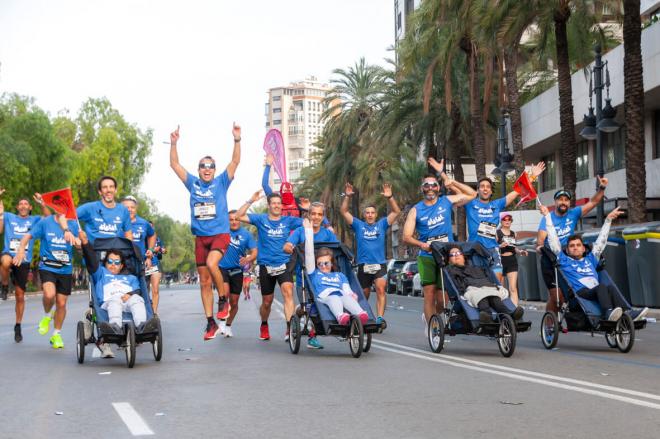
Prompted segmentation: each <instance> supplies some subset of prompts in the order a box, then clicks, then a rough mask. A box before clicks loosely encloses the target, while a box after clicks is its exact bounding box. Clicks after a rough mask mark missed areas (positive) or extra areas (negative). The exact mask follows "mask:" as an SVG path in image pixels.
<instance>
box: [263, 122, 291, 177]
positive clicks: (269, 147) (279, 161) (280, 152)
mask: <svg viewBox="0 0 660 439" xmlns="http://www.w3.org/2000/svg"><path fill="white" fill-rule="evenodd" d="M264 151H266V154H272V155H273V157H275V161H274V162H273V168H274V169H275V172H277V175H278V176H279V177H280V180H281V181H282V182H285V181H288V180H287V179H286V157H285V156H284V139H282V133H280V130H278V129H276V128H273V129H272V130H269V131H268V132H267V133H266V138H265V139H264Z"/></svg>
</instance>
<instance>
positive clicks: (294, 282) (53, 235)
mask: <svg viewBox="0 0 660 439" xmlns="http://www.w3.org/2000/svg"><path fill="white" fill-rule="evenodd" d="M232 136H233V151H232V155H231V161H230V162H229V164H228V165H227V166H226V167H225V169H224V170H223V171H222V172H220V173H219V174H218V173H217V167H216V161H215V159H214V158H213V157H211V156H204V157H202V158H201V159H200V160H199V163H198V169H197V174H196V175H193V174H192V173H191V172H188V171H187V170H186V169H185V168H184V167H183V166H182V165H181V164H180V162H179V156H178V150H177V147H178V142H179V138H180V134H179V128H178V127H177V129H176V130H175V131H173V132H172V133H171V134H170V166H171V167H172V169H173V171H174V172H175V173H176V175H177V176H178V177H179V179H180V180H181V181H182V183H183V184H184V185H185V187H186V189H187V190H188V192H189V194H190V197H189V206H190V221H191V229H192V233H193V235H194V236H195V262H196V265H197V271H198V274H199V284H200V292H201V301H202V306H203V309H204V313H205V317H206V327H205V330H204V334H203V338H204V340H211V339H213V338H215V337H216V336H217V335H218V334H222V335H224V336H226V337H232V336H233V330H232V323H233V322H234V320H235V317H236V314H237V311H238V307H239V298H240V294H241V292H243V291H244V290H246V289H247V293H246V294H249V285H250V283H249V280H251V274H250V273H251V272H252V270H253V268H252V267H253V266H254V267H255V269H256V271H257V272H258V281H259V288H260V291H261V295H262V301H261V306H260V309H259V314H260V318H261V323H260V328H259V338H260V339H261V340H269V339H270V338H271V334H270V329H269V324H268V321H269V316H270V314H271V309H272V305H273V300H274V292H275V286H276V285H279V288H280V291H281V294H282V298H283V302H284V303H283V308H284V317H285V320H286V322H287V327H286V332H285V334H284V339H285V340H288V337H289V322H290V319H291V317H292V315H293V313H294V312H295V299H294V291H296V295H297V296H298V300H299V301H301V298H302V292H301V290H302V285H301V279H302V275H301V273H302V271H301V267H302V264H305V263H306V262H308V261H309V260H310V259H309V258H308V260H307V261H305V259H304V258H302V257H298V256H299V254H298V252H297V250H296V248H297V247H298V246H300V247H302V246H301V244H303V243H305V242H306V236H307V237H308V238H307V239H309V237H312V238H313V241H314V242H315V243H318V242H339V240H338V239H337V237H336V235H335V233H334V230H333V229H332V226H331V225H330V224H329V223H328V221H327V219H326V217H325V206H324V205H323V203H320V202H310V201H309V200H306V199H304V198H296V197H295V196H294V194H293V186H292V185H291V184H290V183H286V182H285V183H283V184H282V186H281V188H280V191H279V192H274V191H272V190H271V188H270V186H269V185H268V181H269V175H270V168H271V166H272V163H273V157H272V156H267V157H266V164H265V169H264V175H263V179H262V189H261V190H259V191H257V192H255V193H254V194H253V195H252V196H251V197H250V198H249V199H248V200H247V201H246V202H245V203H244V204H243V205H242V206H240V207H239V208H238V209H235V210H234V209H232V210H230V209H229V207H228V203H227V192H228V190H229V187H230V185H231V183H232V181H233V179H234V175H235V173H236V170H237V168H238V166H239V164H240V161H241V128H240V126H238V125H236V124H234V126H233V129H232ZM428 164H429V165H430V167H431V168H433V169H434V170H435V173H432V174H428V175H426V176H425V177H424V178H423V180H422V182H421V186H420V189H421V192H422V194H423V198H422V200H421V201H419V202H418V203H417V204H415V205H414V206H413V207H412V208H411V209H410V211H409V213H408V216H407V218H406V220H405V224H404V228H403V241H404V242H405V243H407V244H408V245H410V246H414V247H418V248H419V256H418V258H417V262H418V269H419V274H420V278H421V284H422V289H423V295H424V306H423V316H426V317H429V316H431V315H433V314H436V313H441V312H442V311H443V308H444V304H447V303H449V300H448V298H447V297H446V292H444V291H443V290H442V287H441V279H440V276H439V273H440V272H439V270H438V267H437V265H436V261H435V259H434V258H433V256H432V254H431V248H430V246H431V243H433V242H434V241H440V242H452V241H454V238H453V236H454V234H453V224H452V217H453V215H452V211H453V209H454V207H460V206H463V207H464V209H465V211H466V216H467V223H468V224H467V225H468V240H469V241H475V242H478V243H480V244H481V245H482V246H483V247H484V248H485V249H486V250H487V251H488V252H489V253H490V255H491V257H492V259H493V261H494V265H493V270H494V271H495V273H496V275H497V276H498V277H499V279H500V281H501V280H503V279H504V277H505V276H506V278H507V280H508V286H509V291H508V292H507V294H510V297H511V300H512V301H513V303H514V304H516V305H517V304H518V296H517V288H516V275H517V271H518V268H517V263H516V254H517V253H519V252H520V250H519V249H518V248H517V246H516V241H515V233H513V232H512V231H511V222H512V215H511V214H510V213H507V212H505V211H506V208H507V207H508V206H510V205H511V203H513V202H514V201H515V199H516V197H518V196H519V194H518V193H517V192H515V191H512V192H510V193H508V194H506V195H505V196H503V197H501V198H499V199H492V196H493V182H492V181H491V180H490V179H489V178H482V179H480V180H479V181H478V184H477V189H476V190H475V189H473V188H472V187H470V186H469V185H467V184H465V183H462V182H458V181H455V180H453V179H451V178H449V176H448V175H447V174H446V173H445V172H444V164H443V162H442V161H441V162H438V161H436V160H435V159H433V158H430V159H429V161H428ZM544 170H545V165H544V164H543V163H542V162H540V163H538V164H537V165H535V166H533V167H532V168H531V171H530V173H529V174H530V177H531V179H532V181H533V180H536V179H537V178H538V176H539V175H540V174H541V173H543V171H544ZM599 182H600V186H599V189H598V191H597V192H596V194H594V196H593V197H592V198H591V199H590V200H589V201H588V202H587V203H585V204H584V205H582V206H579V207H574V208H570V204H571V198H572V195H571V194H570V193H569V192H567V191H565V190H559V191H557V192H556V193H555V195H554V204H555V206H554V210H553V211H552V212H549V211H548V210H547V209H546V208H545V207H543V206H541V208H540V210H541V213H542V215H543V218H542V220H541V223H540V225H539V230H538V245H539V246H547V247H548V248H552V249H553V251H556V249H557V246H558V245H559V246H560V247H563V246H566V244H567V243H569V242H573V241H575V240H577V239H579V238H575V237H574V231H575V227H576V225H577V224H578V221H579V219H580V218H581V217H582V216H583V215H585V214H586V213H588V212H589V211H590V210H591V209H593V208H594V207H595V206H596V205H597V204H598V203H599V202H600V201H601V200H602V198H603V195H604V191H605V188H606V187H607V179H606V178H602V177H599ZM3 192H4V191H3V190H2V189H0V232H1V231H2V228H3V227H4V231H5V245H4V248H3V250H2V260H1V274H2V298H3V299H6V295H7V286H8V282H9V274H10V272H11V273H12V275H13V280H14V285H15V291H16V326H15V340H16V342H20V341H21V340H22V334H21V321H22V316H23V311H24V307H25V301H24V294H25V287H26V282H27V273H28V272H29V265H30V262H31V255H32V250H31V249H32V245H33V241H34V240H35V239H36V240H40V242H41V244H40V253H39V254H40V256H39V257H40V260H39V274H40V278H41V282H42V285H43V291H44V294H43V308H44V317H43V318H42V319H41V321H40V323H39V333H40V334H46V333H48V331H49V329H50V325H51V320H54V322H53V332H52V336H51V338H50V342H51V344H52V346H53V347H54V348H61V347H63V343H62V338H61V335H60V334H61V330H62V323H63V321H64V318H65V315H66V301H67V298H68V296H69V294H70V293H71V284H72V282H71V273H72V266H71V263H72V261H73V248H74V247H75V246H80V244H81V240H80V237H82V238H83V240H84V241H85V243H86V242H87V241H89V243H90V244H93V242H94V240H95V239H97V238H102V237H115V236H119V237H125V238H128V239H131V240H133V241H134V243H135V247H136V248H137V251H138V252H139V253H140V254H141V255H142V257H143V258H144V264H145V272H146V273H147V274H150V275H151V281H150V285H151V295H152V296H151V297H152V304H153V309H154V312H157V309H158V302H159V300H158V299H159V291H158V286H159V280H160V273H159V271H158V269H157V266H158V260H159V258H160V257H162V254H163V253H165V252H166V250H165V248H164V247H163V246H162V244H161V243H160V241H159V239H158V237H157V235H156V232H155V231H154V229H153V225H152V224H151V223H150V222H149V221H147V220H145V219H143V218H141V217H140V216H138V215H137V214H136V211H137V205H138V201H137V199H135V198H134V197H132V196H126V197H124V199H123V201H122V203H117V202H116V201H115V197H116V194H117V182H116V180H115V179H114V178H113V177H110V176H104V177H102V178H101V179H100V180H99V182H98V193H99V196H100V199H99V200H98V201H92V202H89V203H86V204H83V205H81V206H79V207H78V208H77V216H78V219H79V220H80V221H82V222H83V223H84V225H85V233H80V230H79V223H78V222H77V221H74V220H66V219H65V218H64V217H63V216H61V215H51V214H50V212H49V210H48V208H47V207H46V206H45V205H44V204H43V200H42V199H41V196H40V195H39V194H35V195H34V200H35V202H37V203H39V204H41V205H42V209H43V212H42V213H43V216H35V215H31V209H32V206H31V202H30V200H29V199H21V200H19V202H18V204H17V206H16V209H17V214H12V213H9V212H4V206H3V204H2V201H1V196H2V193H3ZM353 194H354V189H353V186H352V185H351V184H350V183H346V185H345V190H344V194H343V196H344V199H343V201H342V204H341V208H340V213H341V215H342V217H343V219H344V220H345V222H346V223H347V224H348V225H349V226H350V227H351V228H352V230H353V232H354V235H355V242H356V245H357V255H356V262H357V264H358V267H357V277H358V280H359V283H360V286H361V288H362V289H363V291H364V294H365V296H366V297H367V299H368V298H369V295H370V293H371V291H372V289H373V290H374V291H375V292H376V313H375V314H376V319H377V323H379V324H380V326H381V328H385V327H386V326H387V324H386V322H385V320H384V316H385V311H386V270H387V265H386V253H385V247H386V234H387V231H388V229H389V227H390V226H391V225H392V224H393V223H394V222H395V221H396V220H397V218H398V216H399V215H400V214H401V209H400V208H399V206H398V204H397V202H396V200H395V198H394V194H393V189H392V187H391V186H390V185H389V184H384V185H383V188H382V193H381V195H382V196H383V197H384V198H385V199H386V200H387V205H388V210H389V213H388V214H387V215H386V216H383V217H380V218H379V217H378V211H377V208H376V206H374V205H365V206H362V208H361V213H362V219H360V218H356V217H354V216H353V214H352V213H350V211H349V205H350V199H351V197H352V196H353ZM264 196H266V200H267V212H266V213H262V214H258V213H248V210H249V209H250V207H251V206H252V205H253V204H254V203H256V202H257V201H259V200H260V199H261V198H263V197H264ZM616 216H618V213H614V214H611V215H610V217H608V218H609V219H608V225H609V223H610V222H611V220H612V219H614V218H616ZM304 218H307V220H306V221H305V223H303V221H304ZM241 223H243V224H251V225H252V226H254V227H255V228H256V232H257V236H256V240H255V238H254V237H253V235H252V234H251V233H250V232H249V231H248V230H247V229H246V228H244V227H242V226H241ZM548 237H550V242H549V241H548V239H547V238H548ZM580 243H581V240H580ZM307 247H308V249H309V246H307ZM453 252H454V253H453V254H452V255H450V256H451V257H452V258H458V257H460V256H461V255H460V254H459V253H460V251H458V249H453ZM571 255H573V253H571ZM326 256H327V255H318V254H317V255H316V258H317V261H316V262H317V264H320V265H318V267H317V268H318V269H319V270H320V271H319V273H321V274H323V273H326V272H328V271H329V270H330V266H329V265H327V261H325V260H324V259H323V258H324V257H326ZM573 256H575V257H576V258H577V260H578V261H582V259H580V258H579V257H578V255H577V250H576V252H575V255H573ZM580 264H582V265H584V264H583V263H582V262H580ZM458 266H459V268H460V267H462V266H463V265H462V264H459V265H458ZM569 266H570V264H569ZM582 268H583V269H584V267H582ZM313 269H314V266H313V265H312V266H310V267H309V270H310V271H313ZM542 270H543V278H544V280H545V282H546V285H547V286H548V288H549V289H550V291H551V294H550V297H551V298H555V297H557V296H558V297H560V302H561V300H563V296H562V295H561V293H560V292H557V290H556V288H557V285H556V284H555V276H554V271H553V267H552V266H551V265H550V263H549V261H548V260H546V259H543V260H542ZM594 273H595V271H594ZM246 274H247V276H246ZM592 278H593V276H592ZM246 279H248V281H246ZM585 279H586V276H581V277H580V276H576V282H583V283H584V286H585V288H587V286H588V288H587V290H588V292H585V294H591V295H592V296H594V297H596V296H597V297H599V298H602V299H603V300H606V294H607V291H606V290H604V289H603V288H600V289H599V288H598V285H597V281H596V285H594V281H593V279H591V280H585ZM596 279H597V278H596ZM246 284H247V287H246ZM587 284H588V285H587ZM213 287H215V290H217V292H218V309H217V313H215V315H214V304H215V297H214V292H213V290H214V288H213ZM128 288H129V286H126V288H124V289H123V290H122V291H124V290H125V291H126V292H128ZM558 293H559V294H558ZM443 295H445V297H443ZM122 297H123V296H122ZM129 298H130V295H129V294H126V297H125V298H124V299H123V300H124V301H127V300H129ZM611 305H612V304H611ZM614 305H617V304H616V303H614V304H613V305H612V306H614ZM333 306H334V307H337V306H339V307H341V306H340V305H337V304H336V303H335V304H334V305H333ZM351 306H352V305H351ZM557 306H558V304H557V301H556V300H553V299H549V300H548V303H547V309H548V310H553V311H555V312H556V311H557V310H558V309H557ZM53 308H54V310H53ZM480 308H481V307H480ZM614 308H617V306H615V307H614ZM349 311H350V310H349ZM333 312H334V311H333ZM608 312H609V313H610V314H611V313H612V310H609V309H608ZM617 313H618V312H617ZM617 313H615V314H617ZM641 313H645V311H644V310H642V312H640V313H639V314H641ZM519 314H520V315H521V314H522V313H521V312H520V313H519ZM639 314H636V315H635V317H639ZM337 315H338V316H342V314H337ZM608 315H609V314H608ZM642 317H643V316H642ZM342 318H343V317H342ZM216 319H217V320H218V321H216ZM307 345H308V347H309V348H313V349H320V348H322V347H323V346H322V345H321V344H320V343H319V341H318V340H317V338H316V336H315V333H314V330H313V328H312V330H311V331H310V333H309V339H308V343H307ZM108 356H109V355H108Z"/></svg>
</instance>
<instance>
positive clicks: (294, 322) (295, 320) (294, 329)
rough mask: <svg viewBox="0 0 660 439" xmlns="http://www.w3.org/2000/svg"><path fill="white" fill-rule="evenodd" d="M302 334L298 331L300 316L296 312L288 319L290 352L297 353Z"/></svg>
mask: <svg viewBox="0 0 660 439" xmlns="http://www.w3.org/2000/svg"><path fill="white" fill-rule="evenodd" d="M301 337H302V334H301V332H300V317H298V316H297V315H296V314H294V315H292V316H291V320H290V321H289V349H290V350H291V353H292V354H297V353H298V351H299V350H300V338H301Z"/></svg>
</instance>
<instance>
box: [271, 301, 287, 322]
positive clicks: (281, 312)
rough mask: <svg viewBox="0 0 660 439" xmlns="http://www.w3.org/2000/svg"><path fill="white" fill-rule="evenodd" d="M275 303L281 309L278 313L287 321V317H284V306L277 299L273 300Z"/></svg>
mask: <svg viewBox="0 0 660 439" xmlns="http://www.w3.org/2000/svg"><path fill="white" fill-rule="evenodd" d="M273 303H274V304H275V305H277V306H279V307H280V308H281V309H278V310H277V312H278V313H279V315H281V316H282V318H283V319H285V320H286V317H285V316H284V304H283V303H282V302H280V301H279V300H277V299H273Z"/></svg>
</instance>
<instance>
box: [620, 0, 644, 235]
mask: <svg viewBox="0 0 660 439" xmlns="http://www.w3.org/2000/svg"><path fill="white" fill-rule="evenodd" d="M639 4H640V0H624V2H623V13H624V16H623V47H624V55H623V74H624V81H623V82H624V106H623V108H624V111H625V118H626V190H627V193H628V218H629V219H630V221H631V222H635V223H639V222H644V221H646V168H645V160H644V77H643V75H642V70H643V65H642V47H641V39H642V23H641V19H640V16H639Z"/></svg>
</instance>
